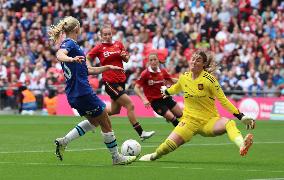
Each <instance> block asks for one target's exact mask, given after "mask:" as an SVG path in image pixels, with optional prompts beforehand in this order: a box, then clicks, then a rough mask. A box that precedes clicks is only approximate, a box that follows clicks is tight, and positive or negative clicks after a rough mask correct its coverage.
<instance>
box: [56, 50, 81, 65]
mask: <svg viewBox="0 0 284 180" xmlns="http://www.w3.org/2000/svg"><path fill="white" fill-rule="evenodd" d="M67 54H68V51H67V49H59V50H58V51H57V52H56V58H57V60H58V61H60V62H79V63H81V62H82V61H84V60H85V57H84V56H75V57H70V56H67Z"/></svg>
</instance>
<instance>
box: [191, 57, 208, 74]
mask: <svg viewBox="0 0 284 180" xmlns="http://www.w3.org/2000/svg"><path fill="white" fill-rule="evenodd" d="M204 65H205V64H204V61H203V58H202V57H201V56H200V55H198V54H194V55H193V56H192V57H191V60H190V71H192V72H201V71H202V70H203V67H204Z"/></svg>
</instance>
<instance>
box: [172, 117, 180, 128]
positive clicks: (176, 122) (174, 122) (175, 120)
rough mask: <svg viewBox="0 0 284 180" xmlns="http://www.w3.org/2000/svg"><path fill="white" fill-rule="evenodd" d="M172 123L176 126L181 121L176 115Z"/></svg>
mask: <svg viewBox="0 0 284 180" xmlns="http://www.w3.org/2000/svg"><path fill="white" fill-rule="evenodd" d="M171 122H172V124H173V125H174V126H175V127H176V126H177V125H178V123H179V121H178V119H177V118H176V117H174V118H173V119H172V121H171Z"/></svg>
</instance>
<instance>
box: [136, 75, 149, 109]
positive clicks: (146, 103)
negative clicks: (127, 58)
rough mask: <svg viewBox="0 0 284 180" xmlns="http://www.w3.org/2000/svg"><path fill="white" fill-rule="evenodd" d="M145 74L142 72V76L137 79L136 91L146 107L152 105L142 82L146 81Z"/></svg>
mask: <svg viewBox="0 0 284 180" xmlns="http://www.w3.org/2000/svg"><path fill="white" fill-rule="evenodd" d="M143 74H144V73H142V74H141V76H140V78H139V79H138V80H137V81H136V84H135V86H134V92H135V93H136V94H137V96H138V97H139V98H140V99H141V100H142V101H143V104H144V106H145V107H146V108H148V107H150V102H149V101H148V99H147V98H146V96H145V94H144V92H143V86H142V85H141V84H143V83H144V77H143Z"/></svg>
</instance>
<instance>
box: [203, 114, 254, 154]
mask: <svg viewBox="0 0 284 180" xmlns="http://www.w3.org/2000/svg"><path fill="white" fill-rule="evenodd" d="M204 129H205V130H204V131H205V132H209V133H207V134H210V131H212V133H213V135H216V136H218V135H222V134H224V133H227V134H228V137H229V139H230V140H231V141H232V142H233V143H234V144H236V146H237V147H238V148H239V149H240V155H242V156H244V155H246V154H247V152H248V149H249V148H250V147H251V145H252V143H253V135H252V134H248V135H247V136H246V137H245V138H243V136H242V134H241V132H240V130H239V129H238V128H237V126H236V122H235V121H234V120H230V119H228V118H224V117H222V118H219V117H216V118H212V119H211V120H210V121H209V122H208V124H207V125H206V126H205V127H204ZM210 129H212V130H210Z"/></svg>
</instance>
